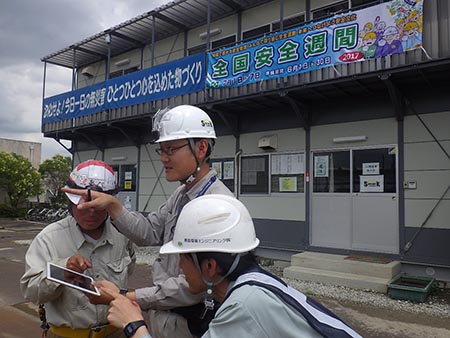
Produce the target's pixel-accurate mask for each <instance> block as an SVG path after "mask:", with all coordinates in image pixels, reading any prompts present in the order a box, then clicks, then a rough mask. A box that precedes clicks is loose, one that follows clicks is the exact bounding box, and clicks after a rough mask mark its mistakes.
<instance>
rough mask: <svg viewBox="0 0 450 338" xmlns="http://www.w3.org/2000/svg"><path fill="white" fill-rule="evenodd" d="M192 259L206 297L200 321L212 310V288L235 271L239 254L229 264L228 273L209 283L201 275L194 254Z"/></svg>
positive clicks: (239, 257)
mask: <svg viewBox="0 0 450 338" xmlns="http://www.w3.org/2000/svg"><path fill="white" fill-rule="evenodd" d="M191 255H192V258H193V259H194V264H195V266H196V267H197V269H198V270H199V271H200V274H201V276H202V280H203V282H204V283H205V284H206V296H205V299H204V300H203V303H204V304H205V309H204V310H203V312H202V315H201V317H200V318H201V319H203V318H204V317H205V315H206V312H208V311H209V310H214V298H213V296H212V294H213V289H212V288H213V286H215V285H218V284H220V283H222V281H223V280H224V279H225V278H227V277H228V276H229V275H230V274H231V273H232V272H233V271H234V270H236V267H237V266H238V264H239V260H240V259H241V254H236V257H235V258H234V261H233V264H231V267H230V269H229V270H228V272H227V273H226V274H225V275H223V276H222V277H221V278H220V279H219V280H218V281H215V282H211V281H209V280H207V279H206V278H205V276H204V275H203V273H202V269H201V268H200V264H199V262H198V258H197V254H196V253H192V254H191Z"/></svg>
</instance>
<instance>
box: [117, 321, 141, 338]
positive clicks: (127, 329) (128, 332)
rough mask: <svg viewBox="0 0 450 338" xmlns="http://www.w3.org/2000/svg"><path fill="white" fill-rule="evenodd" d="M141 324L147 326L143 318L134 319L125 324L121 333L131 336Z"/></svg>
mask: <svg viewBox="0 0 450 338" xmlns="http://www.w3.org/2000/svg"><path fill="white" fill-rule="evenodd" d="M141 326H145V327H147V324H145V321H143V320H136V321H135V322H130V323H128V324H127V326H125V328H124V329H123V333H124V334H125V336H127V338H131V337H133V336H134V334H135V333H136V331H137V329H139V328H140V327H141Z"/></svg>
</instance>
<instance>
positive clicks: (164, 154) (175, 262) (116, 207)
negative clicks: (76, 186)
mask: <svg viewBox="0 0 450 338" xmlns="http://www.w3.org/2000/svg"><path fill="white" fill-rule="evenodd" d="M152 134H153V136H154V142H156V143H158V144H159V146H160V148H159V149H156V151H157V153H158V154H159V155H160V161H161V163H162V164H163V166H164V169H165V174H166V180H167V181H169V182H176V181H180V182H181V183H182V184H181V186H180V187H178V188H177V189H176V190H175V191H174V192H173V193H172V195H171V196H170V197H169V198H168V200H167V202H165V203H164V204H162V205H161V206H160V207H159V208H158V210H156V211H154V212H151V213H150V214H148V215H147V216H146V217H145V216H144V215H142V214H141V213H139V212H130V211H128V210H126V208H124V207H123V206H122V205H121V204H120V202H119V201H118V200H117V199H116V198H114V197H113V196H109V195H106V194H102V193H98V192H94V191H93V192H92V195H91V196H92V201H91V202H86V203H81V204H80V205H79V206H78V208H80V209H84V208H94V209H97V210H102V209H105V210H107V212H108V214H109V215H110V216H111V218H112V222H113V224H114V225H115V226H116V227H117V229H119V231H120V232H122V233H123V234H124V235H125V236H127V237H128V238H130V239H131V240H133V241H134V242H135V243H136V244H137V245H140V246H148V245H153V246H160V245H163V244H165V243H167V242H170V241H171V240H172V237H173V231H174V228H175V225H176V221H177V219H178V215H179V213H180V212H181V210H182V208H183V206H184V205H185V204H187V203H188V202H189V201H191V200H193V199H195V198H196V197H199V196H202V195H206V194H225V195H229V196H233V194H232V193H231V192H230V190H229V189H228V188H227V187H225V185H224V184H223V183H222V182H221V181H220V180H219V179H218V178H217V173H216V172H215V171H214V170H213V169H211V168H210V167H209V163H208V159H209V156H210V155H211V152H212V149H213V147H214V142H215V139H216V133H215V130H214V125H213V123H212V121H211V119H210V117H209V116H208V115H207V114H206V113H205V112H204V111H203V110H201V109H200V108H197V107H194V106H190V105H181V106H177V107H175V108H172V109H168V110H160V111H158V112H157V113H156V114H155V116H154V117H153V128H152ZM63 190H64V191H66V192H70V193H74V194H78V195H82V196H86V192H85V191H77V190H73V189H63ZM106 279H107V278H106ZM123 292H124V293H125V291H123ZM126 296H127V297H128V298H129V299H131V300H135V301H137V303H138V304H139V305H140V307H141V308H142V309H143V310H144V311H145V312H144V315H145V317H146V321H147V322H148V324H149V327H151V331H152V335H153V336H154V337H155V338H174V337H177V338H184V337H187V338H192V337H200V336H201V335H202V334H203V333H204V332H205V331H206V329H207V326H208V323H209V320H210V319H211V317H212V315H213V311H208V312H207V313H206V314H204V311H203V310H204V306H203V303H201V296H200V295H193V294H191V293H190V292H189V290H188V285H187V282H186V280H185V278H184V276H183V275H180V269H179V256H178V255H160V256H159V257H158V258H157V259H156V260H155V262H154V264H153V286H151V287H147V288H141V289H137V290H135V291H132V292H126ZM110 300H111V298H105V299H103V300H102V302H103V303H104V304H107V303H109V301H110Z"/></svg>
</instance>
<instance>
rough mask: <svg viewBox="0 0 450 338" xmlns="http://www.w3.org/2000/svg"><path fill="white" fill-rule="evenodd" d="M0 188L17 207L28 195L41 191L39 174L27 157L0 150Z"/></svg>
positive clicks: (15, 207)
mask: <svg viewBox="0 0 450 338" xmlns="http://www.w3.org/2000/svg"><path fill="white" fill-rule="evenodd" d="M0 188H1V189H3V190H4V191H5V192H6V193H7V195H8V197H9V203H10V205H11V207H12V208H14V209H17V208H18V207H19V206H20V204H21V203H23V202H25V201H26V199H27V198H28V197H30V196H39V195H40V194H41V193H42V186H41V175H40V174H39V172H38V171H37V170H36V169H35V168H34V167H33V166H32V164H31V162H30V161H28V159H27V158H25V157H23V156H21V155H17V154H15V153H6V152H3V151H2V152H0Z"/></svg>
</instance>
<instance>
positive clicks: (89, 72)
mask: <svg viewBox="0 0 450 338" xmlns="http://www.w3.org/2000/svg"><path fill="white" fill-rule="evenodd" d="M81 74H82V75H84V76H87V77H89V78H90V77H94V75H95V70H94V67H93V66H87V67H84V68H82V69H81Z"/></svg>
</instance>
